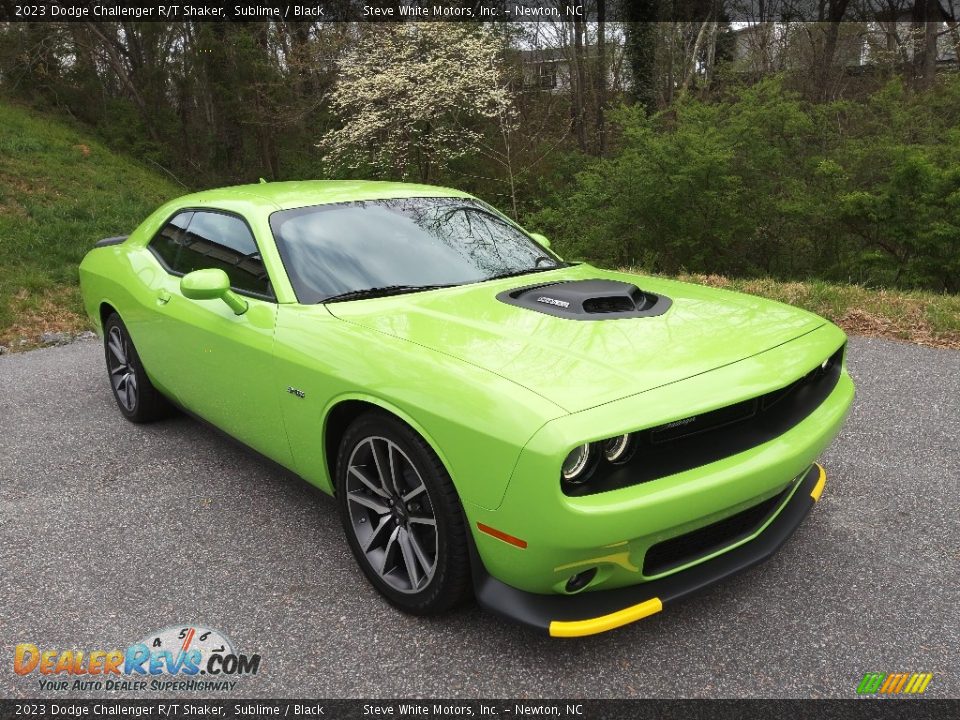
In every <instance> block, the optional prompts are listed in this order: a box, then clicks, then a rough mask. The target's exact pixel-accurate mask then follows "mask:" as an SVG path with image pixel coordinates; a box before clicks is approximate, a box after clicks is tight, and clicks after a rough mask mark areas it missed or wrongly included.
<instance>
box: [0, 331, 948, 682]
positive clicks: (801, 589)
mask: <svg viewBox="0 0 960 720" xmlns="http://www.w3.org/2000/svg"><path fill="white" fill-rule="evenodd" d="M849 357H850V360H849V362H850V366H851V369H852V373H853V375H854V378H855V380H856V382H857V388H858V397H857V401H856V405H855V407H854V410H853V413H852V415H851V417H850V420H849V421H848V424H847V426H846V428H845V429H844V431H843V433H842V435H841V436H840V438H839V439H838V440H837V442H836V443H834V445H833V447H832V448H831V449H830V451H829V452H828V453H827V454H826V456H825V457H824V460H823V462H824V465H825V466H826V468H827V471H828V475H829V478H830V479H829V481H828V483H827V486H826V491H825V493H824V496H823V499H822V501H821V502H820V503H818V505H817V506H816V507H815V508H814V510H813V512H812V513H811V515H810V516H809V517H808V519H807V521H806V522H805V523H804V525H803V526H801V528H800V529H799V531H798V532H797V534H796V535H795V536H794V537H793V538H792V539H791V540H790V541H789V542H788V544H787V545H786V546H785V547H784V548H783V549H782V550H781V551H780V553H779V554H778V555H776V556H775V557H774V558H773V559H772V560H771V561H770V562H768V563H766V564H765V565H763V566H761V567H759V568H755V569H753V570H751V571H748V572H747V573H745V574H743V575H740V576H738V577H737V578H735V579H733V580H732V581H729V582H727V583H725V584H724V585H722V586H720V587H716V588H713V589H711V590H709V591H707V592H704V593H702V594H700V595H699V596H697V597H696V598H694V599H691V600H689V601H687V602H685V603H683V604H681V605H677V606H673V607H669V608H667V610H666V611H665V612H663V613H661V614H660V615H658V616H654V617H652V618H650V619H648V620H645V621H643V622H641V623H638V624H635V625H633V626H629V627H627V628H624V629H622V630H620V631H616V632H613V633H608V634H606V635H603V636H598V637H594V638H589V639H586V640H579V641H557V640H550V639H547V638H541V637H538V636H535V635H531V634H529V633H527V632H524V631H521V630H519V629H518V628H516V627H513V626H510V625H507V624H504V623H503V622H501V621H500V620H498V619H496V618H494V617H492V616H488V615H486V614H484V613H483V612H481V611H480V610H478V609H477V608H476V607H469V608H466V609H464V610H461V611H459V612H457V613H455V614H452V615H449V616H447V617H444V618H441V619H439V620H422V619H417V618H411V617H406V616H404V615H401V614H400V613H398V612H397V611H395V610H393V609H392V608H390V607H389V606H388V605H386V604H385V603H384V602H382V601H381V600H380V599H379V598H378V597H377V596H376V595H375V593H374V591H373V590H372V589H371V588H370V587H369V586H368V585H367V583H366V581H365V580H364V578H363V577H362V575H361V574H360V572H359V570H358V569H357V568H356V566H355V565H354V562H353V559H352V557H351V556H350V554H349V551H348V549H347V546H346V544H345V542H344V540H343V538H342V535H341V530H340V526H339V523H338V520H337V516H336V509H335V506H334V503H333V501H332V500H330V499H328V498H326V497H324V496H322V495H320V494H318V493H316V492H314V491H313V490H311V489H310V488H309V487H308V486H307V485H306V484H305V483H303V482H301V481H299V480H297V479H295V478H291V477H289V476H287V475H285V474H284V473H282V472H279V471H278V470H277V469H276V468H274V467H272V466H270V465H268V464H267V463H265V462H263V461H261V460H259V459H257V458H256V457H254V456H252V455H251V454H248V453H247V452H245V451H244V450H243V449H241V448H239V447H237V446H236V445H234V444H232V443H231V442H228V441H227V440H225V439H223V438H222V437H220V436H219V435H217V434H216V433H214V432H213V431H212V430H210V429H208V428H206V427H204V426H202V425H200V424H198V423H196V422H194V421H193V420H190V419H188V418H186V417H182V416H181V417H177V418H174V419H172V420H170V421H166V422H163V423H161V424H157V425H152V426H135V425H132V424H130V423H128V422H126V421H125V420H123V419H122V417H121V416H120V414H119V412H117V410H116V407H115V406H114V403H113V399H112V398H111V396H110V392H109V389H108V385H107V379H106V375H105V372H104V371H103V359H102V355H101V349H100V346H99V344H98V343H96V342H93V341H86V342H79V343H75V344H73V345H68V346H64V347H57V348H49V349H44V350H38V351H34V352H29V353H23V354H17V355H12V356H3V357H0V568H2V580H0V697H27V696H38V695H41V694H43V693H40V691H39V690H38V685H37V677H38V676H37V674H36V673H34V674H33V675H31V676H28V677H19V676H17V675H15V674H14V672H13V671H12V658H13V650H14V646H15V645H16V644H18V643H25V642H29V643H33V644H35V645H37V646H39V647H40V648H41V649H48V648H49V649H68V648H77V649H87V650H91V649H103V650H110V649H113V648H124V647H126V646H127V645H129V644H130V643H133V642H137V641H139V640H140V639H141V638H143V637H144V636H146V635H147V634H148V633H149V632H150V631H154V630H158V629H161V628H166V627H169V626H177V625H181V624H184V625H187V624H193V623H200V624H202V625H204V626H206V627H212V628H216V629H218V630H221V631H222V632H224V633H225V634H226V635H228V636H230V638H232V640H233V641H234V644H235V645H236V646H237V647H238V649H240V650H242V651H243V652H247V653H253V652H256V653H259V654H260V655H261V657H262V661H261V667H260V672H259V674H257V675H256V676H255V677H248V678H245V679H243V680H241V681H240V682H239V684H238V687H237V688H236V690H235V691H233V692H232V693H229V694H228V696H236V697H266V696H283V697H307V696H312V697H355V696H374V697H382V698H383V697H397V696H401V697H412V696H434V697H638V696H645V697H651V696H652V697H684V696H688V697H689V696H694V697H717V696H721V697H754V696H759V697H824V696H833V697H852V696H853V695H854V690H855V688H856V686H857V684H858V682H859V681H860V678H862V676H863V674H864V673H865V672H867V671H878V672H894V671H924V672H932V673H934V680H933V681H932V682H931V684H930V686H929V688H928V690H927V693H926V694H927V695H928V696H936V697H957V696H960V609H958V608H960V532H958V530H960V520H958V510H960V487H958V486H960V482H958V479H960V352H955V351H949V350H932V349H926V348H920V347H916V346H912V345H906V344H900V343H894V342H888V341H882V340H868V339H859V338H854V339H852V340H851V343H850V351H849ZM54 694H59V695H60V696H61V697H66V696H72V697H78V696H96V695H97V693H93V694H92V695H88V694H86V693H78V692H66V693H54ZM206 694H207V695H210V693H206ZM154 695H155V694H151V693H149V692H148V693H145V696H149V697H152V696H154Z"/></svg>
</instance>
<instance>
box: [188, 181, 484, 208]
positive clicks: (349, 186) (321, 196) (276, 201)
mask: <svg viewBox="0 0 960 720" xmlns="http://www.w3.org/2000/svg"><path fill="white" fill-rule="evenodd" d="M403 197H470V195H469V194H468V193H465V192H461V191H459V190H454V189H452V188H445V187H437V186H435V185H418V184H415V183H401V182H381V181H371V180H296V181H288V182H261V183H256V184H250V185H233V186H231V187H224V188H216V189H213V190H204V191H202V192H198V193H193V194H191V195H186V196H184V197H181V198H178V199H177V201H176V203H177V205H179V206H181V207H187V206H190V205H209V206H217V205H221V206H224V209H230V208H229V207H228V206H233V207H236V208H237V209H239V207H237V206H239V205H243V206H246V208H247V209H259V210H262V211H266V212H273V211H275V210H288V209H291V208H298V207H306V206H308V205H323V204H327V203H339V202H352V201H355V200H385V199H390V198H403Z"/></svg>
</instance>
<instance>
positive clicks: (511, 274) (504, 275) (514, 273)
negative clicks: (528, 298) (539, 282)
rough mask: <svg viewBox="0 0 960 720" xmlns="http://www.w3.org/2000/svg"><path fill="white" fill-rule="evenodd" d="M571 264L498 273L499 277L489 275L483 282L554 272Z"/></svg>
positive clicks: (565, 263) (563, 263) (564, 263)
mask: <svg viewBox="0 0 960 720" xmlns="http://www.w3.org/2000/svg"><path fill="white" fill-rule="evenodd" d="M571 264H572V263H568V262H558V263H557V264H556V265H551V266H549V267H534V268H525V269H523V270H511V271H510V272H505V273H500V274H499V275H491V276H490V277H488V278H484V280H502V279H503V278H509V277H516V276H517V275H526V274H528V273H538V272H546V271H547V270H556V269H557V268H562V267H568V266H569V265H571Z"/></svg>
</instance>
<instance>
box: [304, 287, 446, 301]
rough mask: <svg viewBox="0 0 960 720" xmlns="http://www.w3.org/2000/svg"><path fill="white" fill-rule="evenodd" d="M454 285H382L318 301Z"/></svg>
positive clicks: (400, 293) (350, 291) (395, 293)
mask: <svg viewBox="0 0 960 720" xmlns="http://www.w3.org/2000/svg"><path fill="white" fill-rule="evenodd" d="M455 284H456V283H446V284H442V285H384V286H382V287H372V288H361V289H360V290H347V291H346V292H342V293H337V294H336V295H330V296H329V297H325V298H323V300H320V301H319V302H321V303H328V302H340V301H342V300H362V299H363V298H374V297H386V296H387V295H402V294H403V293H412V292H420V291H421V290H436V289H437V288H445V287H453V286H454V285H455Z"/></svg>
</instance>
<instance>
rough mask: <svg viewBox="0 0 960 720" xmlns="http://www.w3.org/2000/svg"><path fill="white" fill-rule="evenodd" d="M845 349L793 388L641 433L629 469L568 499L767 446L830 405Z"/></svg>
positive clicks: (571, 489) (577, 489)
mask: <svg viewBox="0 0 960 720" xmlns="http://www.w3.org/2000/svg"><path fill="white" fill-rule="evenodd" d="M844 347H845V346H842V347H840V348H839V349H838V350H837V351H836V352H835V353H834V354H833V355H831V356H830V358H829V359H828V360H827V363H826V366H825V367H823V366H820V365H817V366H816V367H815V368H814V369H813V370H811V371H810V372H808V373H807V374H806V375H804V376H803V377H801V378H799V379H798V380H795V381H794V382H792V383H790V384H788V385H785V386H784V387H782V388H778V389H777V390H774V391H772V392H769V393H766V394H764V395H761V396H759V397H755V398H752V399H750V400H745V401H743V402H739V403H735V404H733V405H728V406H726V407H722V408H719V409H717V410H711V411H710V412H705V413H701V414H700V415H694V416H692V417H688V418H683V419H681V420H677V421H674V422H671V423H667V424H665V425H659V426H657V427H653V428H648V429H646V430H641V431H639V432H637V433H634V435H635V442H636V443H637V450H636V452H635V453H634V455H633V459H631V460H630V462H628V463H625V464H624V465H618V466H611V468H610V470H609V472H607V473H605V474H603V475H602V476H601V475H600V473H599V472H598V473H597V474H596V475H595V476H594V477H593V478H591V480H590V481H589V482H586V483H583V484H582V485H568V484H564V485H563V486H562V487H563V491H564V492H565V493H566V494H567V495H572V496H579V495H594V494H596V493H601V492H607V491H609V490H616V489H617V488H622V487H629V486H630V485H638V484H640V483H644V482H649V481H651V480H656V479H658V478H662V477H667V476H668V475H674V474H676V473H679V472H684V471H686V470H691V469H693V468H695V467H700V466H701V465H707V464H708V463H712V462H716V461H717V460H722V459H723V458H725V457H729V456H731V455H735V454H737V453H740V452H743V451H745V450H749V449H750V448H754V447H757V446H758V445H762V444H763V443H765V442H769V441H770V440H773V439H774V438H776V437H778V436H780V435H782V434H783V433H785V432H787V430H789V429H790V428H792V427H793V426H794V425H796V424H797V423H799V422H801V421H802V420H803V419H804V418H806V417H807V416H808V415H810V413H812V412H813V411H814V410H816V409H817V408H818V407H819V406H820V404H821V403H822V402H823V401H824V400H826V399H827V396H828V395H829V394H830V393H831V392H832V391H833V389H834V388H835V387H836V385H837V381H838V380H839V379H840V370H841V368H842V366H843V352H844Z"/></svg>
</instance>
